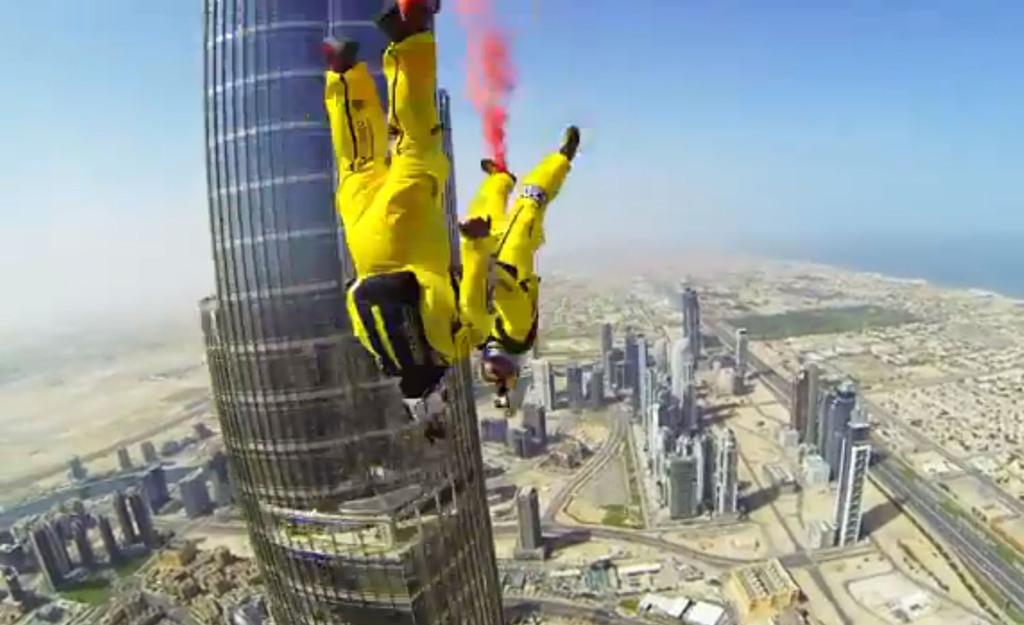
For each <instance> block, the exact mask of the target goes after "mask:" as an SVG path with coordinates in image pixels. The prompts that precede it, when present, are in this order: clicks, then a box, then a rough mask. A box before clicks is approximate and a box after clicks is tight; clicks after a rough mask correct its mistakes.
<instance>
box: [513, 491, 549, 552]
mask: <svg viewBox="0 0 1024 625" xmlns="http://www.w3.org/2000/svg"><path fill="white" fill-rule="evenodd" d="M516 516H517V517H518V520H519V543H518V544H517V545H516V551H517V554H521V555H523V556H529V557H537V556H540V557H543V554H544V535H543V534H542V533H541V528H540V500H539V499H538V497H537V489H536V488H534V487H533V486H525V487H523V488H521V489H520V490H519V493H518V494H517V495H516Z"/></svg>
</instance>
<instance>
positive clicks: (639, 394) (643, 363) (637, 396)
mask: <svg viewBox="0 0 1024 625" xmlns="http://www.w3.org/2000/svg"><path fill="white" fill-rule="evenodd" d="M649 353H650V352H649V348H648V345H647V339H646V338H645V337H644V335H643V334H641V335H639V336H637V337H636V367H637V374H636V385H635V386H634V387H633V414H634V415H635V416H636V417H637V418H638V419H639V418H640V416H641V415H643V414H645V412H646V411H647V405H648V404H647V401H648V399H649V392H650V389H649V388H648V382H649V378H648V376H647V372H648V366H649V362H648V360H649Z"/></svg>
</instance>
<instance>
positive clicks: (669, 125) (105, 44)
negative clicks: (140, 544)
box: [0, 0, 1024, 335]
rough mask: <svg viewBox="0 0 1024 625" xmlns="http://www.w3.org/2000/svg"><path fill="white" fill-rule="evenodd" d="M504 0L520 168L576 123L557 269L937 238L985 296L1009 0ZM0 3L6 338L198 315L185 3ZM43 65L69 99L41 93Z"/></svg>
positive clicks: (1016, 88)
mask: <svg viewBox="0 0 1024 625" xmlns="http://www.w3.org/2000/svg"><path fill="white" fill-rule="evenodd" d="M497 4H498V5H499V6H500V7H502V8H503V10H504V11H505V18H506V19H507V24H508V26H509V28H510V30H511V31H512V33H513V46H514V47H513V55H514V58H515V61H516V64H517V72H518V86H517V92H516V95H515V99H514V101H513V103H512V108H511V119H512V121H511V126H510V128H509V131H510V153H511V158H512V161H511V162H512V165H513V167H515V168H516V169H517V170H520V171H522V170H524V169H526V168H528V167H529V165H530V164H531V162H532V161H533V160H535V159H536V158H537V157H539V156H540V155H542V154H543V153H544V152H545V151H547V150H549V149H550V148H551V147H552V146H553V145H554V144H555V143H556V142H557V140H558V135H559V132H560V129H561V128H562V127H563V126H564V125H565V124H567V123H569V122H576V123H578V124H580V125H582V126H583V128H584V147H583V151H582V154H581V155H580V158H579V162H578V164H577V166H576V171H575V172H574V173H573V174H572V177H571V178H570V180H569V181H568V182H567V184H566V186H565V189H564V193H563V194H562V196H561V197H560V198H559V199H558V201H557V202H556V203H555V204H554V205H553V207H552V210H551V213H550V215H549V218H548V228H547V231H548V237H547V238H548V248H547V249H546V251H545V253H544V254H545V258H550V259H551V262H554V261H555V260H556V259H557V258H558V257H564V256H570V255H572V253H573V250H595V249H606V248H608V247H616V246H620V247H621V249H622V250H624V251H625V252H626V253H630V252H635V253H637V254H641V253H645V252H649V250H650V249H652V248H653V247H655V246H657V247H659V248H664V249H667V250H669V251H672V250H674V249H676V248H680V249H691V250H692V249H696V248H708V249H716V250H719V251H727V252H729V251H731V252H736V253H741V254H746V255H766V256H780V257H792V258H801V257H806V259H808V260H812V261H818V262H822V261H824V262H828V260H829V259H830V258H831V259H833V261H834V262H836V263H837V264H840V265H843V266H849V267H853V268H857V267H858V266H860V267H861V268H864V269H867V270H872V268H873V267H881V268H883V269H886V270H893V269H895V270H897V271H896V273H900V270H903V271H904V272H905V273H909V274H911V275H909V276H908V277H929V276H927V275H916V274H920V273H925V274H927V273H928V271H926V270H928V269H929V267H927V266H925V265H927V262H924V261H922V259H925V260H927V258H928V257H929V256H931V257H933V259H934V262H935V263H937V264H941V263H940V262H939V261H943V262H945V261H948V260H949V258H945V259H944V258H943V254H932V252H929V251H928V250H929V248H942V247H943V246H947V247H948V246H952V247H951V249H956V250H958V251H957V255H963V254H966V255H967V256H969V257H970V258H965V260H964V262H965V263H968V264H970V263H974V264H975V265H976V266H974V267H973V268H972V269H971V270H970V271H966V270H965V271H959V269H961V268H958V267H956V266H951V267H948V268H943V271H944V272H946V273H950V272H952V273H953V274H956V275H953V276H952V278H951V282H952V283H955V284H956V285H958V286H979V287H984V288H994V287H993V286H992V284H997V285H998V284H1000V283H1003V282H1005V280H1003V279H1002V278H1001V277H999V276H995V274H996V273H998V271H997V268H999V267H1002V266H1004V265H1006V264H1007V263H1009V264H1012V263H1013V262H1015V261H1016V260H1019V259H1016V258H1015V256H1014V246H1013V245H1012V241H1013V239H1011V238H1010V237H1012V236H1015V235H1016V234H1017V233H1020V234H1022V235H1024V210H1021V208H1022V206H1021V183H1020V175H1019V172H1020V171H1022V170H1024V147H1022V146H1024V124H1021V123H1020V121H1021V113H1020V111H1021V110H1022V109H1021V104H1022V101H1024V97H1022V96H1024V75H1022V74H1021V72H1020V71H1019V68H1020V66H1021V62H1022V61H1024V37H1021V36H1020V35H1021V34H1022V27H1021V24H1024V19H1021V18H1024V7H1016V6H1010V5H1006V6H997V7H970V8H965V7H963V6H961V5H958V4H955V3H938V4H931V5H929V6H928V7H922V6H914V5H913V3H910V4H905V5H901V6H899V7H894V6H886V7H882V6H878V7H860V8H814V9H808V8H804V9H800V10H797V9H768V8H765V7H762V6H760V5H755V4H753V3H749V4H747V5H743V6H735V7H722V6H713V7H712V6H707V7H703V6H696V5H683V3H679V5H676V4H671V5H669V4H668V3H660V2H656V1H654V0H649V1H648V2H647V3H646V9H645V8H644V5H645V3H643V2H640V3H636V6H637V9H636V11H637V13H639V14H640V15H642V16H643V17H642V18H641V22H640V23H639V27H638V28H637V29H630V28H624V27H623V24H624V23H626V24H628V23H633V22H632V21H631V20H628V19H624V18H628V17H629V15H628V13H627V14H623V12H622V11H621V10H615V11H611V10H607V11H606V10H603V7H608V8H615V7H619V6H620V4H619V3H611V2H610V1H609V2H607V3H601V2H597V3H593V4H592V5H591V6H590V8H588V10H587V11H586V12H583V13H581V12H579V11H578V9H576V8H575V7H574V5H573V4H572V3H570V2H568V1H567V0H562V1H556V2H550V3H545V4H544V5H543V6H542V5H541V4H539V3H536V2H531V3H511V2H507V1H505V2H502V1H500V0H499V1H498V2H497ZM8 17H9V19H8V20H5V22H4V23H3V24H2V25H0V35H2V36H3V39H2V41H3V43H0V46H3V48H4V49H5V50H6V51H7V54H5V55H3V58H2V60H0V67H2V69H3V71H4V73H5V76H7V77H8V81H9V82H10V83H11V84H14V85H16V86H17V89H16V90H14V91H13V94H14V95H13V96H12V97H8V98H5V99H4V101H3V102H2V103H0V129H2V131H3V132H4V134H5V137H6V142H5V143H6V144H7V145H8V146H15V149H10V148H9V149H8V150H5V151H4V152H3V153H2V155H0V180H2V187H3V188H4V190H5V194H4V198H3V199H4V206H5V208H4V209H3V211H2V213H0V214H2V215H3V227H2V228H0V283H2V284H3V285H4V286H5V293H6V294H7V295H8V299H9V301H11V302H13V303H14V304H13V305H9V306H7V307H5V308H4V309H3V312H0V332H2V333H3V334H6V335H10V334H12V333H14V334H15V335H17V334H18V333H20V332H26V331H29V330H34V331H38V329H40V328H43V329H47V328H48V329H52V330H53V331H54V332H53V333H59V332H61V331H68V330H71V331H73V330H74V329H75V328H78V327H88V326H96V325H103V324H104V323H105V324H108V325H118V326H122V325H125V324H128V325H133V326H134V325H149V324H155V323H163V322H164V321H168V322H173V323H190V322H191V321H190V320H193V319H197V315H196V305H197V300H198V299H199V298H200V297H202V296H203V295H205V294H207V293H209V292H210V291H211V289H212V283H213V280H212V275H213V266H212V262H211V258H210V241H209V235H208V226H207V216H206V215H207V206H206V199H205V195H206V190H205V173H204V169H203V168H204V161H203V130H202V109H201V105H202V99H201V98H202V94H201V55H202V32H201V17H202V15H201V10H200V9H199V6H198V4H193V3H188V2H183V3H159V4H154V5H152V6H151V5H139V4H138V3H133V2H130V1H129V0H111V1H110V2H106V3H103V4H102V5H99V6H97V5H95V4H92V3H88V6H86V4H72V5H67V4H66V3H63V2H58V0H40V2H36V3H31V4H27V5H22V6H20V7H19V10H18V11H17V12H16V13H12V14H10V15H9V16H8ZM584 24H585V27H583V25H584ZM439 36H440V41H441V59H440V73H441V82H442V84H443V86H445V87H446V88H448V89H449V91H450V92H451V93H452V96H453V99H454V101H453V115H454V133H455V142H456V173H457V181H458V190H459V194H460V199H461V203H462V205H463V206H465V204H466V202H467V201H468V200H469V198H470V197H471V194H472V192H473V189H474V186H475V184H476V182H477V181H478V179H479V175H478V173H477V171H476V162H477V160H478V158H479V156H480V155H481V149H482V148H481V141H480V132H479V122H478V120H477V117H476V114H475V112H474V111H473V109H472V106H471V105H470V104H469V102H468V101H467V100H466V97H465V95H466V94H465V85H464V81H463V72H464V68H463V61H462V58H463V56H464V33H463V32H462V31H461V30H460V29H459V28H458V26H457V20H456V18H455V16H454V15H453V12H446V13H445V14H443V15H442V18H441V20H440V23H439ZM595 42H601V43H599V44H595ZM667 42H671V44H670V45H671V48H670V50H671V53H669V54H666V53H665V52H664V50H663V47H664V46H666V45H668V44H667ZM581 51H583V52H581ZM68 59H75V61H74V63H73V67H72V68H69V70H70V71H64V72H61V73H60V75H59V78H55V77H54V72H55V68H61V67H63V65H66V64H67V63H68ZM54 80H58V81H59V83H60V86H61V88H62V89H64V90H65V91H67V92H68V93H73V94H74V96H75V97H74V101H75V104H74V106H72V107H69V106H68V105H67V103H66V101H64V99H63V98H59V99H58V98H52V97H42V98H33V97H30V95H31V94H43V95H45V94H47V93H48V92H50V91H52V89H53V87H52V83H53V81H54ZM55 122H56V123H55ZM993 237H995V239H993ZM883 239H884V240H887V242H886V243H885V244H884V245H881V244H879V245H874V243H877V242H878V241H881V240H883ZM953 240H959V241H960V243H956V244H952V243H949V241H953ZM965 240H966V241H970V240H974V241H976V242H977V243H976V245H975V247H976V248H977V249H976V251H975V252H974V253H972V252H970V251H969V250H970V248H971V247H972V245H971V244H968V243H963V241H965ZM993 240H998V241H1002V242H1003V243H1000V244H997V245H993V244H992V243H991V241H993ZM1007 241H1010V243H1007ZM990 248H997V249H996V251H998V249H999V248H1007V249H1005V250H1003V252H1004V253H1003V254H1002V256H1000V254H993V253H991V252H992V250H991V249H990ZM914 250H917V252H916V253H917V254H918V255H917V256H914V254H915V252H914ZM965 250H967V251H965ZM978 250H980V251H981V252H978ZM840 252H841V253H840ZM982 252H983V253H982ZM858 255H859V256H858ZM945 256H947V257H950V256H952V255H945ZM981 261H985V262H987V263H991V267H990V268H988V269H986V268H985V263H983V262H981ZM542 262H543V260H542ZM993 278H999V279H993ZM972 280H978V281H980V282H982V284H977V285H974V284H967V283H965V282H970V281H972ZM985 283H988V284H985ZM1022 289H1024V287H1022ZM994 290H1001V289H997V288H994ZM195 323H196V324H198V321H197V320H196V321H195Z"/></svg>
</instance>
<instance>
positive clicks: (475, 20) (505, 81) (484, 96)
mask: <svg viewBox="0 0 1024 625" xmlns="http://www.w3.org/2000/svg"><path fill="white" fill-rule="evenodd" d="M456 8H457V10H458V13H459V16H460V17H461V18H462V23H463V26H464V27H465V28H466V31H467V33H468V35H469V37H468V39H469V41H468V46H467V48H468V57H469V63H468V67H467V71H468V73H469V75H468V81H467V82H468V86H469V97H470V99H471V100H472V101H473V104H474V105H475V106H476V109H477V111H478V112H479V113H480V117H481V121H482V123H483V130H484V141H486V142H487V147H488V149H489V150H490V153H491V154H490V156H491V158H492V159H494V161H495V162H496V163H497V164H498V166H499V167H501V168H502V169H505V168H506V167H507V157H508V150H507V148H506V145H505V126H506V124H507V123H508V108H507V104H508V99H509V97H510V96H511V94H512V90H513V89H514V88H515V72H514V70H513V68H512V58H511V56H510V55H509V47H508V37H507V35H506V34H505V32H504V31H502V30H501V29H500V28H498V26H497V25H496V24H495V19H494V13H493V11H492V8H491V3H490V0H458V2H457V3H456Z"/></svg>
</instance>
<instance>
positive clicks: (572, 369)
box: [565, 363, 583, 410]
mask: <svg viewBox="0 0 1024 625" xmlns="http://www.w3.org/2000/svg"><path fill="white" fill-rule="evenodd" d="M565 389H566V395H567V397H568V399H569V409H570V410H580V409H582V408H583V369H581V368H580V366H579V365H578V364H576V363H573V364H570V365H567V366H566V367H565Z"/></svg>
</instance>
